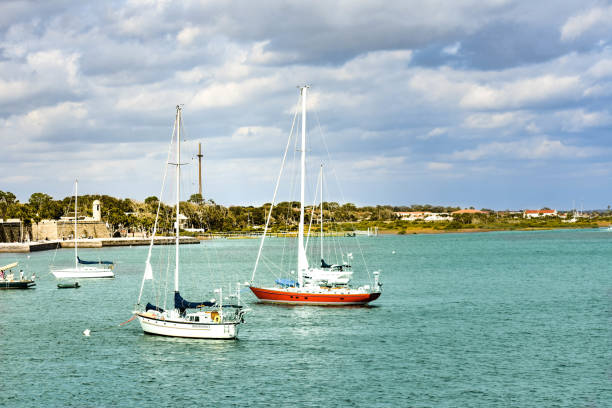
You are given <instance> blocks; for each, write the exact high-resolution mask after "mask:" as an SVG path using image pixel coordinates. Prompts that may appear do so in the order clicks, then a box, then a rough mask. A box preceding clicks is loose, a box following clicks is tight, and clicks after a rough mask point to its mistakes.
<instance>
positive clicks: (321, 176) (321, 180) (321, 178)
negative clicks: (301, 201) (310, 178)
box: [319, 164, 325, 260]
mask: <svg viewBox="0 0 612 408" xmlns="http://www.w3.org/2000/svg"><path fill="white" fill-rule="evenodd" d="M320 182H321V239H320V240H319V241H321V259H322V260H323V259H325V258H324V257H323V164H321V175H320Z"/></svg>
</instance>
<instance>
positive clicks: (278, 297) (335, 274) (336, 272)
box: [250, 86, 382, 305]
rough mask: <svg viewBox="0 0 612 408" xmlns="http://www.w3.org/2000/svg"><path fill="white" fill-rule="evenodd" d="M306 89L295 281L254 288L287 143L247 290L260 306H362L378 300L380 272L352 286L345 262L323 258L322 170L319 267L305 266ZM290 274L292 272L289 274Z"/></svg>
mask: <svg viewBox="0 0 612 408" xmlns="http://www.w3.org/2000/svg"><path fill="white" fill-rule="evenodd" d="M308 88H309V86H301V87H300V96H301V102H302V137H301V160H300V170H301V172H300V221H299V227H298V242H297V244H298V247H297V281H295V280H293V279H286V278H279V279H276V281H275V285H273V286H258V285H255V284H254V283H253V282H254V279H255V272H256V271H257V267H258V265H259V260H260V258H261V252H262V248H263V244H264V241H265V239H266V234H267V232H268V226H269V223H270V217H271V215H272V209H273V207H274V204H275V200H276V193H277V191H278V184H279V182H280V177H281V174H282V169H283V167H284V163H285V159H286V157H287V151H288V148H289V145H290V143H289V142H290V140H291V135H290V137H289V142H288V143H287V147H286V149H285V154H284V157H283V164H282V165H281V172H280V173H279V177H278V180H277V183H276V188H275V191H274V198H273V200H272V205H271V207H270V210H269V212H268V216H267V219H266V225H265V228H264V233H263V236H262V239H261V243H260V245H259V252H258V254H257V260H256V261H255V267H254V268H253V275H252V277H251V282H250V288H251V291H252V292H253V294H254V295H255V296H256V297H257V298H258V299H259V300H261V301H263V302H269V303H285V304H300V305H364V304H367V303H369V302H371V301H373V300H376V299H378V298H379V297H380V294H381V287H382V284H381V283H380V282H379V272H373V274H372V275H373V278H374V282H373V284H364V285H361V286H356V287H355V286H353V285H352V284H351V280H352V275H353V271H352V267H351V265H350V264H349V263H348V262H344V257H343V261H342V262H340V263H338V264H331V265H329V264H327V263H326V262H325V260H324V257H323V172H322V166H321V174H320V184H319V185H320V187H321V189H320V192H321V209H320V221H321V235H320V243H321V266H320V267H311V266H310V265H309V263H308V259H307V256H306V250H305V247H304V184H305V171H306V93H307V90H308ZM351 258H352V255H350V254H348V255H347V259H349V260H350V259H351ZM291 273H293V272H291Z"/></svg>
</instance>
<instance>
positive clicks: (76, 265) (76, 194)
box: [74, 179, 79, 269]
mask: <svg viewBox="0 0 612 408" xmlns="http://www.w3.org/2000/svg"><path fill="white" fill-rule="evenodd" d="M78 199H79V180H78V179H77V180H74V269H79V252H78V248H77V246H78V244H77V200H78Z"/></svg>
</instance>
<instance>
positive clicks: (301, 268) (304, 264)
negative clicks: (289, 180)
mask: <svg viewBox="0 0 612 408" xmlns="http://www.w3.org/2000/svg"><path fill="white" fill-rule="evenodd" d="M307 89H308V85H305V86H301V87H300V93H301V95H302V151H301V153H302V154H301V166H300V167H301V176H300V225H299V229H298V283H299V284H300V286H302V285H303V283H304V272H306V270H307V269H308V260H307V259H306V251H305V250H304V184H305V178H306V91H307Z"/></svg>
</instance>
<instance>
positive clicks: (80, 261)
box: [77, 256, 114, 265]
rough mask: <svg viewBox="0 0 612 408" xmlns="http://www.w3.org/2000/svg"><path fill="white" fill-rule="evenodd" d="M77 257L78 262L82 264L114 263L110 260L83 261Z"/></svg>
mask: <svg viewBox="0 0 612 408" xmlns="http://www.w3.org/2000/svg"><path fill="white" fill-rule="evenodd" d="M77 259H78V260H79V263H80V264H83V265H99V264H102V265H114V264H113V262H112V261H84V260H82V259H81V258H79V257H78V256H77Z"/></svg>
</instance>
